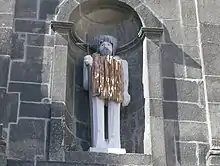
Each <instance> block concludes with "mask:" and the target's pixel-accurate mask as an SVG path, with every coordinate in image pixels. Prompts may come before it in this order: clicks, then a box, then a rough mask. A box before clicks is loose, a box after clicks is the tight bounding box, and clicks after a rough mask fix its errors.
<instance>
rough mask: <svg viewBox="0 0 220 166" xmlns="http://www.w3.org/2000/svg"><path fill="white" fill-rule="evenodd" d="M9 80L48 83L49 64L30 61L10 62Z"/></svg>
mask: <svg viewBox="0 0 220 166" xmlns="http://www.w3.org/2000/svg"><path fill="white" fill-rule="evenodd" d="M11 71H12V72H11V77H10V78H11V81H23V82H38V83H49V80H50V74H51V73H50V72H51V65H47V64H41V63H35V62H34V61H31V62H12V66H11Z"/></svg>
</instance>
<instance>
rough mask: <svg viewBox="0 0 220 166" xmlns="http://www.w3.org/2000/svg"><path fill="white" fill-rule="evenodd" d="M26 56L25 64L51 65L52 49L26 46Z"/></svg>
mask: <svg viewBox="0 0 220 166" xmlns="http://www.w3.org/2000/svg"><path fill="white" fill-rule="evenodd" d="M26 54H27V55H26V62H35V63H39V64H46V65H51V63H52V62H51V61H52V57H53V54H54V49H53V48H49V47H46V48H43V47H31V46H27V53H26Z"/></svg>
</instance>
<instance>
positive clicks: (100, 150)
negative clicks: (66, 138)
mask: <svg viewBox="0 0 220 166" xmlns="http://www.w3.org/2000/svg"><path fill="white" fill-rule="evenodd" d="M89 151H90V152H97V153H114V154H126V150H125V149H121V148H93V147H91V148H90V149H89Z"/></svg>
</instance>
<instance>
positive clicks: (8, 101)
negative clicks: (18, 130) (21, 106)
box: [0, 93, 19, 128]
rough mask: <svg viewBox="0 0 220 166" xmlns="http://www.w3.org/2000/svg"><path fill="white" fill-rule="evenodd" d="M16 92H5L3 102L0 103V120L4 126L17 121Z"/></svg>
mask: <svg viewBox="0 0 220 166" xmlns="http://www.w3.org/2000/svg"><path fill="white" fill-rule="evenodd" d="M18 102H19V101H18V94H14V93H12V94H10V93H7V94H5V96H4V99H3V102H2V103H1V102H0V103H1V105H0V109H1V112H2V113H0V115H1V118H0V122H2V123H3V124H4V127H5V128H7V127H8V123H10V122H17V114H18V113H17V112H18Z"/></svg>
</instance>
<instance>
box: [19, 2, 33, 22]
mask: <svg viewBox="0 0 220 166" xmlns="http://www.w3.org/2000/svg"><path fill="white" fill-rule="evenodd" d="M15 18H35V19H36V18H37V0H31V1H29V0H16V5H15Z"/></svg>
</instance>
